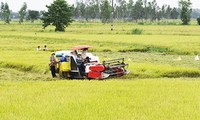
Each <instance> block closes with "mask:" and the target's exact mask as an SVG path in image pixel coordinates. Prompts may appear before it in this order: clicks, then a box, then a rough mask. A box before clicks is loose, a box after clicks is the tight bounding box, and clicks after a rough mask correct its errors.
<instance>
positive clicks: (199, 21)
mask: <svg viewBox="0 0 200 120" xmlns="http://www.w3.org/2000/svg"><path fill="white" fill-rule="evenodd" d="M197 23H198V24H199V25H200V17H198V18H197Z"/></svg>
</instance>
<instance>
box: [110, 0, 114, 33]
mask: <svg viewBox="0 0 200 120" xmlns="http://www.w3.org/2000/svg"><path fill="white" fill-rule="evenodd" d="M113 16H114V7H113V0H112V13H111V25H110V26H111V31H113V30H114V29H113Z"/></svg>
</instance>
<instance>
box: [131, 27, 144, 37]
mask: <svg viewBox="0 0 200 120" xmlns="http://www.w3.org/2000/svg"><path fill="white" fill-rule="evenodd" d="M142 31H143V30H140V29H138V28H136V29H133V30H132V34H134V35H135V34H137V35H140V34H142Z"/></svg>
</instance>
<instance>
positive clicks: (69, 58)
mask: <svg viewBox="0 0 200 120" xmlns="http://www.w3.org/2000/svg"><path fill="white" fill-rule="evenodd" d="M89 48H91V46H87V45H84V46H75V47H73V48H72V49H71V50H63V51H57V52H56V58H57V60H58V61H60V60H61V58H62V57H66V61H64V62H63V61H62V62H58V64H57V66H56V71H57V73H58V74H59V76H60V77H61V78H66V79H67V78H69V79H85V78H87V79H99V80H100V79H106V78H111V77H121V76H123V75H125V74H128V73H129V71H128V70H126V69H125V68H126V66H128V64H126V63H124V58H119V59H113V60H107V61H103V63H100V60H99V57H98V56H95V55H93V54H92V53H88V52H86V56H87V57H86V59H87V60H86V59H85V60H83V61H81V64H80V63H79V62H78V60H77V56H78V55H80V54H79V52H80V51H82V50H87V49H89Z"/></svg>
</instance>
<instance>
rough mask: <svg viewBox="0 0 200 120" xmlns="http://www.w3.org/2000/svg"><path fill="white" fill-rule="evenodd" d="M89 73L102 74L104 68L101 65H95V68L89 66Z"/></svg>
mask: <svg viewBox="0 0 200 120" xmlns="http://www.w3.org/2000/svg"><path fill="white" fill-rule="evenodd" d="M89 69H90V70H91V71H98V72H102V71H104V70H105V67H104V66H103V65H95V66H90V68H89Z"/></svg>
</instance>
